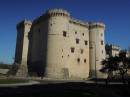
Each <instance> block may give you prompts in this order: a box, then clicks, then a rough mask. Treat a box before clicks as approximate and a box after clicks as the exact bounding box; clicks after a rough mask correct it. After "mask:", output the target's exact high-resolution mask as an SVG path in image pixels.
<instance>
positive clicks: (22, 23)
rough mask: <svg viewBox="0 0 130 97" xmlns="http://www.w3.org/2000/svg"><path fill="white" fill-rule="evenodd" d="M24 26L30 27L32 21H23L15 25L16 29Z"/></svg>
mask: <svg viewBox="0 0 130 97" xmlns="http://www.w3.org/2000/svg"><path fill="white" fill-rule="evenodd" d="M24 25H32V21H29V20H23V21H21V22H20V23H18V24H17V29H19V28H21V27H24Z"/></svg>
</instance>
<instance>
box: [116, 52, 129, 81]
mask: <svg viewBox="0 0 130 97" xmlns="http://www.w3.org/2000/svg"><path fill="white" fill-rule="evenodd" d="M129 68H130V57H127V56H126V52H120V53H119V67H118V70H119V72H120V75H121V78H122V81H123V83H125V75H126V74H127V72H128V69H129Z"/></svg>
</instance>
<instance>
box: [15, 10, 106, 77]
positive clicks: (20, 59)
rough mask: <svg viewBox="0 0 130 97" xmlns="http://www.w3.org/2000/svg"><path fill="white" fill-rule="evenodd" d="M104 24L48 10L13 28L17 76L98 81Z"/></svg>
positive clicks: (66, 12)
mask: <svg viewBox="0 0 130 97" xmlns="http://www.w3.org/2000/svg"><path fill="white" fill-rule="evenodd" d="M104 30H105V24H103V23H100V22H92V23H89V22H83V21H80V20H77V19H74V18H71V17H70V13H69V12H68V11H66V10H63V9H51V10H48V11H46V12H45V13H44V14H43V15H42V16H40V17H38V18H37V19H35V20H34V21H28V20H24V21H22V22H20V23H19V24H18V25H17V32H18V34H17V44H16V52H15V63H18V64H19V70H18V71H17V74H16V75H17V76H27V74H28V73H30V72H35V73H37V74H38V75H40V76H43V77H47V78H57V79H71V78H72V79H73V78H81V79H83V78H95V77H98V78H102V77H104V74H102V73H101V72H100V71H99V70H100V69H101V66H102V65H101V61H102V60H103V59H105V46H104Z"/></svg>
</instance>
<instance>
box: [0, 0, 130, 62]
mask: <svg viewBox="0 0 130 97" xmlns="http://www.w3.org/2000/svg"><path fill="white" fill-rule="evenodd" d="M51 8H63V9H66V10H68V11H69V12H70V13H71V16H72V17H74V18H77V19H80V20H83V21H87V22H95V21H96V22H104V23H105V24H106V31H105V42H106V43H107V42H109V43H110V44H115V45H119V46H121V48H122V49H125V48H128V46H130V0H0V62H4V63H13V58H14V55H15V47H16V35H17V30H16V24H17V23H19V22H20V21H22V20H23V19H28V20H34V19H35V18H37V17H38V16H40V15H42V14H43V13H44V12H45V11H46V10H47V9H51Z"/></svg>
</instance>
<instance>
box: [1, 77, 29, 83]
mask: <svg viewBox="0 0 130 97" xmlns="http://www.w3.org/2000/svg"><path fill="white" fill-rule="evenodd" d="M27 82H28V80H26V79H16V78H6V79H0V84H16V83H27Z"/></svg>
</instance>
